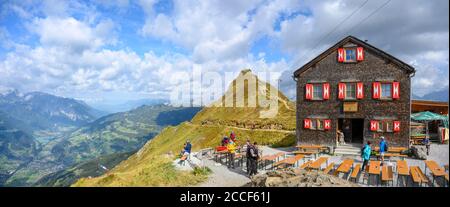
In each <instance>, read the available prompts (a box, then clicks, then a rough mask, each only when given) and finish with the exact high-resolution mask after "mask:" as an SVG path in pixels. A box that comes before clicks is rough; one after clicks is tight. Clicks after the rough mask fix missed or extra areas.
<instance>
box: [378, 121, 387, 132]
mask: <svg viewBox="0 0 450 207" xmlns="http://www.w3.org/2000/svg"><path fill="white" fill-rule="evenodd" d="M384 128H385V126H384V124H383V122H382V121H379V122H378V130H377V132H383V131H384Z"/></svg>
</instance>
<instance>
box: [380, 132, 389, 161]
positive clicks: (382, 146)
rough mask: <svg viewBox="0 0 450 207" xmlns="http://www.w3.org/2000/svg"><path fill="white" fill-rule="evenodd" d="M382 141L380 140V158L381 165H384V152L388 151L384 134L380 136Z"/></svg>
mask: <svg viewBox="0 0 450 207" xmlns="http://www.w3.org/2000/svg"><path fill="white" fill-rule="evenodd" d="M380 138H381V141H380V158H381V165H383V163H384V153H385V152H387V150H388V145H387V142H386V140H385V139H384V137H383V136H381V137H380Z"/></svg>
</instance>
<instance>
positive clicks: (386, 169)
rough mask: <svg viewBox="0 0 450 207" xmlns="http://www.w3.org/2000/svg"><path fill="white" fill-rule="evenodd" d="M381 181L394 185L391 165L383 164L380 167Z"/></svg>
mask: <svg viewBox="0 0 450 207" xmlns="http://www.w3.org/2000/svg"><path fill="white" fill-rule="evenodd" d="M381 181H382V182H386V183H387V184H388V185H389V183H392V185H394V173H393V171H392V166H383V168H382V169H381Z"/></svg>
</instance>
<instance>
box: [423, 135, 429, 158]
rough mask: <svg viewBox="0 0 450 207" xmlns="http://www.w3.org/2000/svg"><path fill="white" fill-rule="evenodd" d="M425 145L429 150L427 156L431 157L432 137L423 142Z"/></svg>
mask: <svg viewBox="0 0 450 207" xmlns="http://www.w3.org/2000/svg"><path fill="white" fill-rule="evenodd" d="M423 144H424V145H425V147H426V148H427V156H429V155H430V147H431V142H430V137H428V136H426V137H425V139H424V140H423Z"/></svg>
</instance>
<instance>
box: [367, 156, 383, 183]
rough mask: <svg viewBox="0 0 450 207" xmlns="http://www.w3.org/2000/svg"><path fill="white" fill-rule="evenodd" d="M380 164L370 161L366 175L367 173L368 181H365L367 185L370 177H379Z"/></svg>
mask: <svg viewBox="0 0 450 207" xmlns="http://www.w3.org/2000/svg"><path fill="white" fill-rule="evenodd" d="M380 164H381V162H380V161H374V160H372V161H370V162H369V170H368V173H369V179H368V181H367V185H370V177H371V176H372V175H375V176H380V170H381V169H380Z"/></svg>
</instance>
